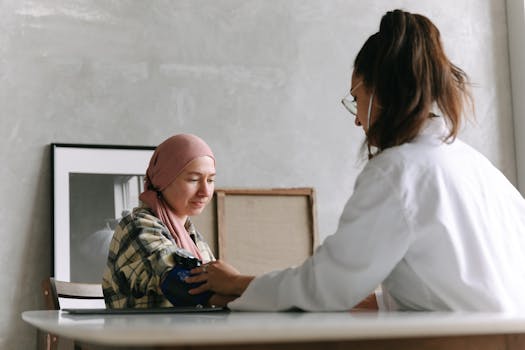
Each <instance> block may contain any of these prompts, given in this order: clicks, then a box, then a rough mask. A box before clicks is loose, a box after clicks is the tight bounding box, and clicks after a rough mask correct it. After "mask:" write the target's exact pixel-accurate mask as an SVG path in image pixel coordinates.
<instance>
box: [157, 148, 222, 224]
mask: <svg viewBox="0 0 525 350" xmlns="http://www.w3.org/2000/svg"><path fill="white" fill-rule="evenodd" d="M214 188H215V162H214V160H213V159H212V158H210V157H208V156H204V157H199V158H195V159H194V160H192V161H191V162H190V163H188V165H187V166H186V167H185V168H184V169H183V170H182V172H181V173H180V174H179V175H178V176H177V178H175V180H173V182H172V183H171V184H170V185H169V186H168V187H167V188H166V189H165V190H164V191H162V195H163V197H164V199H165V200H166V202H167V203H168V205H169V207H170V208H171V210H172V211H173V213H174V214H175V215H176V216H177V217H179V218H180V219H181V220H183V221H185V220H186V218H187V217H188V216H194V215H198V214H200V213H201V212H202V211H203V209H204V207H205V206H206V204H208V202H209V201H210V199H211V198H212V197H213V190H214Z"/></svg>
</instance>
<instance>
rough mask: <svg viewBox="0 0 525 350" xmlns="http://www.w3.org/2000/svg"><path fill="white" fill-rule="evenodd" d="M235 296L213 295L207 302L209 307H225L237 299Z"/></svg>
mask: <svg viewBox="0 0 525 350" xmlns="http://www.w3.org/2000/svg"><path fill="white" fill-rule="evenodd" d="M237 298H238V296H237V295H222V294H217V293H215V294H213V295H212V296H211V297H210V300H208V304H209V305H213V306H226V305H227V304H228V303H229V302H230V301H234V300H235V299H237Z"/></svg>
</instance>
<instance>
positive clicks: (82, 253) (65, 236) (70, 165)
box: [51, 143, 155, 283]
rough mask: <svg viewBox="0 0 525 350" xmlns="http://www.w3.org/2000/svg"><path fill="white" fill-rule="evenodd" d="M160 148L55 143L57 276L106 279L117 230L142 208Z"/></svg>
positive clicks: (91, 280) (94, 280) (93, 280)
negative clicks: (142, 197) (124, 219)
mask: <svg viewBox="0 0 525 350" xmlns="http://www.w3.org/2000/svg"><path fill="white" fill-rule="evenodd" d="M154 150H155V147H152V146H118V145H77V144H58V143H53V144H51V160H52V168H53V178H52V195H53V197H52V198H53V200H52V203H53V205H52V207H53V211H52V216H53V217H52V225H53V257H52V260H53V261H52V274H53V276H54V277H55V278H56V279H58V280H62V281H72V282H84V283H101V280H102V273H103V269H104V266H105V264H106V259H107V254H108V249H109V243H110V241H111V237H112V235H113V230H114V228H115V226H116V225H117V223H118V221H119V220H120V218H122V216H124V215H126V214H127V213H129V212H130V211H131V210H133V208H135V207H136V206H138V196H139V194H140V193H141V192H142V190H143V186H144V174H145V172H146V169H147V166H148V163H149V160H150V158H151V155H152V154H153V151H154Z"/></svg>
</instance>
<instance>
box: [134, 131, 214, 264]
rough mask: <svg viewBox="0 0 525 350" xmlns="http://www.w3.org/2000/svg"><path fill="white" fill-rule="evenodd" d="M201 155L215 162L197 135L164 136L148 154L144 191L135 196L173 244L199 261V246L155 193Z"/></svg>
mask: <svg viewBox="0 0 525 350" xmlns="http://www.w3.org/2000/svg"><path fill="white" fill-rule="evenodd" d="M202 156H208V157H211V158H212V159H213V160H214V161H215V157H214V155H213V152H212V151H211V149H210V147H209V146H208V145H207V144H206V142H204V141H203V140H202V139H201V138H199V137H197V136H195V135H191V134H178V135H174V136H172V137H170V138H168V139H167V140H165V141H164V142H162V143H161V144H160V145H159V146H158V147H157V148H156V149H155V152H154V153H153V155H152V156H151V160H150V162H149V166H148V170H147V171H146V178H145V180H144V192H142V193H141V194H140V197H139V198H140V200H141V201H142V202H144V203H145V204H146V205H147V206H148V207H149V208H150V209H151V210H153V212H154V213H155V215H156V216H157V217H158V218H159V219H160V220H161V221H162V222H163V223H164V224H165V225H166V227H167V228H168V230H170V232H171V235H172V236H173V238H174V239H175V242H176V243H177V245H178V246H179V247H180V248H184V249H186V250H188V251H189V252H191V253H192V254H193V255H195V256H196V257H197V258H199V259H201V260H202V256H201V254H200V252H199V249H197V246H196V245H195V243H194V242H193V240H192V239H191V237H190V235H189V234H188V233H187V231H186V229H185V228H184V226H181V225H180V224H179V221H177V219H176V216H175V215H174V213H173V211H172V210H171V209H170V207H169V206H168V204H167V203H166V201H165V200H164V199H163V197H162V196H161V195H159V194H160V192H161V191H163V190H164V189H165V188H166V187H168V186H169V184H171V183H172V182H173V180H175V178H176V177H177V176H178V175H179V174H180V173H181V172H182V170H183V169H184V168H185V167H186V165H188V163H189V162H191V161H192V160H194V159H195V158H198V157H202Z"/></svg>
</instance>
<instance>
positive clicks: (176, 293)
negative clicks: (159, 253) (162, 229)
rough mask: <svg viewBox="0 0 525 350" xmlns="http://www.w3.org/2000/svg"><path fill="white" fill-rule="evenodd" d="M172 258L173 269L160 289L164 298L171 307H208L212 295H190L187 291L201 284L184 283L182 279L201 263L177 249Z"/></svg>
mask: <svg viewBox="0 0 525 350" xmlns="http://www.w3.org/2000/svg"><path fill="white" fill-rule="evenodd" d="M173 257H174V259H175V263H176V265H175V267H174V268H173V269H171V270H170V271H168V272H167V273H166V276H165V277H164V280H163V281H162V283H161V285H160V289H161V290H162V293H163V294H164V296H165V297H166V298H167V299H168V300H169V301H170V303H172V304H173V306H195V305H202V306H206V305H208V300H209V299H210V297H211V295H212V293H211V292H204V293H201V294H196V295H192V294H189V293H188V291H189V290H190V289H193V288H197V287H198V286H200V285H201V284H202V283H186V282H184V279H185V278H186V277H188V276H190V270H191V269H193V268H195V267H198V266H200V265H201V261H200V260H199V259H197V258H195V257H194V256H193V255H191V254H190V253H189V252H188V251H186V250H183V249H178V250H177V251H176V252H175V253H174V254H173Z"/></svg>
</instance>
